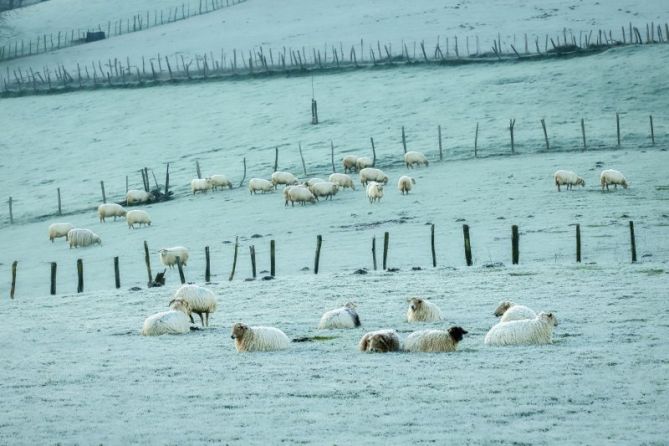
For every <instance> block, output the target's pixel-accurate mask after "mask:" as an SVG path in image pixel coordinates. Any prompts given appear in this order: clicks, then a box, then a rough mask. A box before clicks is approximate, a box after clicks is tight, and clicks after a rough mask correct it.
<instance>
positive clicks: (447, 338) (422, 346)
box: [404, 327, 468, 353]
mask: <svg viewBox="0 0 669 446" xmlns="http://www.w3.org/2000/svg"><path fill="white" fill-rule="evenodd" d="M467 333H468V332H467V330H465V329H464V328H462V327H451V328H449V329H448V330H419V331H414V332H413V333H411V334H410V335H409V336H407V338H406V340H405V341H404V351H407V352H425V353H436V352H454V351H455V350H456V349H457V347H458V342H460V341H462V337H463V336H464V335H466V334H467Z"/></svg>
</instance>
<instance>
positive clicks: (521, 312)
mask: <svg viewBox="0 0 669 446" xmlns="http://www.w3.org/2000/svg"><path fill="white" fill-rule="evenodd" d="M495 316H497V317H500V316H502V318H501V319H500V320H499V321H500V322H509V321H518V320H521V319H534V318H535V317H537V314H536V313H535V312H534V311H533V310H532V309H530V308H528V307H526V306H525V305H516V304H515V303H513V302H511V301H510V300H504V301H502V302H500V303H499V306H498V307H497V308H496V309H495Z"/></svg>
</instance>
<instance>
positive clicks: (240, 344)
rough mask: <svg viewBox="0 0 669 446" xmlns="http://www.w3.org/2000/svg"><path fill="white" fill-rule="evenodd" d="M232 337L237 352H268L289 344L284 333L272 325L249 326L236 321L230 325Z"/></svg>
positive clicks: (285, 347)
mask: <svg viewBox="0 0 669 446" xmlns="http://www.w3.org/2000/svg"><path fill="white" fill-rule="evenodd" d="M230 337H231V338H232V339H234V340H235V347H236V348H237V351H238V352H269V351H274V350H285V349H287V348H288V346H289V345H290V339H288V336H286V334H285V333H284V332H283V331H281V330H279V329H278V328H274V327H249V326H248V325H245V324H242V323H239V322H238V323H236V324H235V325H233V327H232V336H230Z"/></svg>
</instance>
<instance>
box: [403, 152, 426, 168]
mask: <svg viewBox="0 0 669 446" xmlns="http://www.w3.org/2000/svg"><path fill="white" fill-rule="evenodd" d="M404 164H406V165H407V167H409V168H413V167H414V166H416V165H425V166H429V165H430V162H429V161H428V160H427V158H425V155H423V154H422V153H421V152H414V151H411V152H407V153H405V154H404Z"/></svg>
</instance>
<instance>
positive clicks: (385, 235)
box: [383, 232, 390, 270]
mask: <svg viewBox="0 0 669 446" xmlns="http://www.w3.org/2000/svg"><path fill="white" fill-rule="evenodd" d="M389 243H390V233H388V232H384V233H383V269H384V270H385V269H387V266H388V263H387V260H388V244H389Z"/></svg>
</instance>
